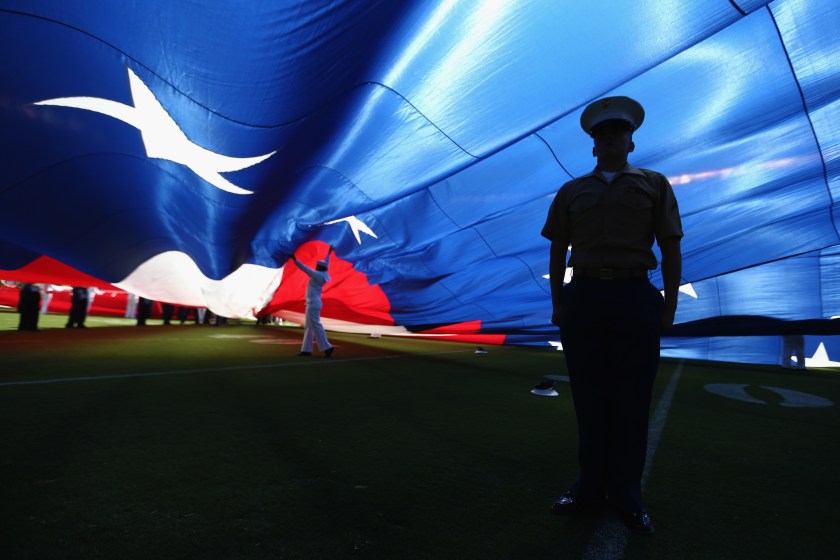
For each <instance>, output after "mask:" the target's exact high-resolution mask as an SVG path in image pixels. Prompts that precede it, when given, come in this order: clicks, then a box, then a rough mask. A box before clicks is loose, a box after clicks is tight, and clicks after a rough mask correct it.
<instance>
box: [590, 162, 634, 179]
mask: <svg viewBox="0 0 840 560" xmlns="http://www.w3.org/2000/svg"><path fill="white" fill-rule="evenodd" d="M622 173H630V174H631V175H644V173H642V170H641V169H639V168H637V167H633V166H632V165H630V164H629V163H626V164H624V167H622V168H621V169H619V170H618V175H621V174H622ZM583 177H602V175H601V172H600V171H599V170H598V166H597V165H596V166H595V169H593V170H592V171H590V172H589V173H587V174H586V175H584V176H583Z"/></svg>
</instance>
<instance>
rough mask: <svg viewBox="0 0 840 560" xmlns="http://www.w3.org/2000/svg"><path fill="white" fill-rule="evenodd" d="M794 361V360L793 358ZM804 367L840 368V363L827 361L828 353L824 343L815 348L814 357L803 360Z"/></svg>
mask: <svg viewBox="0 0 840 560" xmlns="http://www.w3.org/2000/svg"><path fill="white" fill-rule="evenodd" d="M793 360H794V361H796V358H793ZM805 367H814V368H817V367H818V368H823V367H840V362H832V361H831V360H830V359H828V352H827V351H826V349H825V343H824V342H820V345H819V346H817V349H816V351H814V355H813V356H812V357H810V358H805Z"/></svg>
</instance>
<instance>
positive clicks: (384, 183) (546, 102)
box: [0, 0, 840, 362]
mask: <svg viewBox="0 0 840 560" xmlns="http://www.w3.org/2000/svg"><path fill="white" fill-rule="evenodd" d="M838 10H840V8H838V7H837V5H836V2H834V1H833V0H776V1H775V2H765V1H761V0H749V1H745V0H679V1H676V0H673V1H671V0H649V1H640V2H576V1H575V2H573V1H571V0H568V1H565V0H564V1H555V0H520V1H501V0H499V1H492V0H487V1H479V0H475V1H466V0H465V1H460V2H456V1H453V0H449V1H445V0H422V1H421V0H416V1H411V0H406V1H401V2H391V1H386V0H334V1H328V0H288V1H281V2H278V1H274V0H272V1H269V0H252V1H249V2H235V3H230V2H220V1H219V2H215V1H211V2H197V1H191V0H190V1H186V0H185V1H179V2H172V1H169V0H112V1H109V2H87V1H82V0H65V1H62V2H55V1H52V0H40V1H39V0H0V46H2V49H3V50H2V52H3V53H4V55H3V57H0V131H2V133H1V134H0V278H3V279H7V280H18V279H19V280H29V281H43V282H52V283H64V284H72V285H99V287H103V288H104V287H107V286H116V287H119V288H123V289H125V290H128V291H130V292H132V293H136V294H139V295H143V296H146V297H150V298H153V299H156V300H164V301H170V302H174V303H183V304H185V305H190V306H208V307H209V308H210V309H211V310H213V311H215V312H217V313H219V314H221V315H224V316H228V317H233V316H245V315H248V314H251V313H260V312H262V313H265V312H274V313H278V314H284V313H285V314H293V313H300V312H302V305H301V304H302V299H303V291H302V289H301V283H300V282H298V281H297V280H294V281H292V280H293V275H292V273H291V272H290V273H289V277H288V278H287V277H286V276H285V275H284V265H285V263H286V262H287V260H288V258H289V255H291V254H293V253H295V254H297V255H298V256H299V258H300V257H301V253H299V252H296V251H299V250H300V249H303V248H304V247H324V246H326V245H332V246H333V247H335V250H336V253H335V256H334V257H333V263H332V265H331V276H332V278H333V281H332V282H331V283H330V284H329V285H328V286H327V288H326V289H325V291H324V309H323V312H322V316H323V317H324V322H325V325H328V326H329V325H333V326H335V325H344V326H345V327H347V328H350V326H351V325H357V326H358V325H364V326H365V327H366V328H367V327H370V326H371V325H376V326H379V327H380V328H382V329H392V330H394V331H400V332H404V333H408V332H419V331H422V332H425V333H433V334H435V335H438V336H439V335H445V334H447V333H458V334H459V335H461V336H477V337H478V336H492V337H497V338H496V339H497V340H498V339H499V338H501V339H503V340H504V341H505V342H507V343H514V344H537V345H545V346H548V347H556V346H557V344H558V340H559V336H558V333H557V331H556V329H555V328H554V327H553V326H552V325H551V323H550V314H551V310H550V296H549V283H548V279H547V278H546V277H545V276H546V274H547V273H548V244H549V243H548V241H547V240H545V239H543V238H542V237H541V236H540V227H541V226H542V223H543V220H544V218H545V215H546V212H547V210H548V207H549V205H550V203H551V200H552V198H553V196H554V194H555V193H556V191H557V189H558V188H559V186H560V185H562V184H563V183H564V182H566V181H567V180H569V179H570V178H572V177H578V176H581V175H583V174H585V173H587V172H588V171H590V170H591V168H592V165H593V161H594V160H593V159H592V157H591V140H590V139H589V138H588V137H587V136H586V134H585V133H583V132H582V131H581V130H580V127H579V117H580V113H581V111H582V109H583V108H584V107H585V106H586V105H587V104H588V103H589V102H591V101H593V100H595V99H597V98H599V97H602V96H605V95H627V96H629V97H632V98H634V99H637V100H639V101H640V102H641V103H642V104H643V105H644V107H645V111H646V117H645V121H644V125H643V126H642V127H641V128H640V129H639V130H638V131H637V132H636V133H635V134H634V140H635V143H636V151H635V152H634V153H633V154H631V160H630V163H631V164H632V165H634V166H636V167H640V168H646V169H653V170H656V171H659V172H661V173H663V174H664V175H666V176H667V177H668V179H669V180H670V182H671V183H672V185H674V189H675V194H676V196H677V199H678V201H679V206H680V209H681V213H682V219H683V228H684V231H685V238H684V239H683V242H682V246H683V254H684V267H683V276H684V278H683V283H684V284H683V288H682V290H683V293H682V294H681V296H680V306H679V310H678V312H677V318H676V320H677V322H678V323H680V324H692V323H693V322H695V321H703V320H707V319H712V318H726V317H729V316H750V317H761V318H767V319H773V320H780V321H786V322H788V321H812V320H822V321H829V322H831V321H830V320H831V318H832V317H835V316H840V289H839V288H840V267H838V262H837V261H838V237H840V234H838V222H840V216H838V210H837V207H836V205H835V200H836V199H837V197H838V196H840V179H839V178H838V169H840V127H838V124H837V123H838V122H840V23H838V22H840V17H838ZM605 29H615V30H618V31H619V32H614V33H613V32H610V33H607V32H604V30H605ZM313 252H317V251H314V250H313ZM321 254H323V251H321ZM336 266H337V267H338V269H337V268H335V267H336ZM56 268H60V271H59V272H60V274H61V276H62V277H61V278H60V279H59V278H56V277H54V276H53V274H54V273H55V272H56ZM289 268H293V267H289ZM339 269H341V270H343V271H344V274H345V275H346V281H347V282H348V284H345V277H343V276H342V275H340V274H339ZM83 278H84V279H93V280H88V282H83V281H82V279H83ZM287 280H288V281H290V282H288V283H287ZM652 280H653V282H654V283H655V284H656V285H659V286H661V278H660V277H659V274H658V272H656V273H654V274H653V277H652ZM94 282H96V283H97V284H95V283H94ZM333 290H336V291H335V293H334V294H331V292H332V291H333ZM354 294H355V295H354ZM333 296H335V297H333ZM356 296H358V299H355V297H356ZM331 320H332V321H333V322H332V323H330V322H329V321H331ZM698 324H699V325H700V326H704V325H707V323H698ZM711 324H714V323H711ZM731 324H734V323H730V326H731ZM744 324H749V322H746V323H744ZM796 324H799V325H804V324H807V323H796ZM354 328H355V327H354ZM360 328H361V327H360ZM371 328H372V327H371ZM803 328H804V327H803ZM832 328H833V329H834V330H833V333H834V334H835V335H836V334H837V330H838V329H837V328H836V327H834V326H833V325H832ZM829 331H831V329H829ZM716 334H717V333H716V332H715V331H714V329H710V330H708V331H703V332H698V330H697V329H695V330H693V331H691V335H690V336H685V337H673V338H670V339H668V340H666V341H665V349H664V351H663V352H664V353H665V354H666V355H673V356H682V357H690V358H702V359H726V360H730V359H734V360H736V361H749V362H778V359H779V353H780V351H781V350H780V348H781V342H780V339H779V336H778V334H779V333H767V332H764V331H762V332H760V333H759V332H752V331H750V330H749V329H748V328H744V329H742V330H740V331H738V333H737V334H740V335H754V336H740V337H733V336H731V334H732V333H731V332H729V331H727V335H726V336H721V337H718V336H715V335H716ZM806 334H809V336H808V337H807V339H806V354H807V355H808V356H813V355H816V353H817V352H826V355H827V356H828V358H827V361H828V362H831V361H832V360H834V361H837V360H840V342H838V340H837V338H838V337H837V336H833V335H832V334H824V333H822V332H821V333H813V334H812V333H806ZM820 356H822V354H820Z"/></svg>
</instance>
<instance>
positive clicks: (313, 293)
mask: <svg viewBox="0 0 840 560" xmlns="http://www.w3.org/2000/svg"><path fill="white" fill-rule="evenodd" d="M332 252H333V248H332V247H330V250H329V252H327V257H326V258H325V259H324V260H322V261H318V262H317V263H316V265H315V270H312V269H311V268H309V267H308V266H306V265H305V264H303V263H302V262H300V261H299V260H297V257H295V256H294V255H293V256H292V259H294V261H295V264H296V265H297V266H298V268H300V269H301V270H302V271H303V272H305V273H306V275H307V276H309V283H308V284H307V286H306V321H305V323H304V325H303V344H301V347H300V354H298V356H311V355H312V341H313V339H314V340H315V341H316V342H317V343H318V348H319V349H321V350H323V352H324V357H325V358H329V357H330V356H332V353H333V347H332V345H331V344H330V341H329V340H327V333H326V332H325V331H324V326H323V325H322V324H321V307H322V303H321V292H322V291H323V289H324V284H326V283H327V282H329V281H330V275H329V274H328V273H327V270H328V269H329V266H330V256H331V255H332Z"/></svg>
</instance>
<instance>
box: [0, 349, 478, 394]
mask: <svg viewBox="0 0 840 560" xmlns="http://www.w3.org/2000/svg"><path fill="white" fill-rule="evenodd" d="M464 352H470V353H472V352H473V350H472V349H470V350H447V351H445V352H425V353H421V354H395V355H393V356H368V357H360V358H330V359H325V358H321V357H320V356H312V357H310V358H306V359H304V358H301V359H300V361H296V362H290V361H286V362H276V363H271V364H259V365H251V366H227V367H216V368H198V369H177V370H169V371H146V372H140V373H116V374H103V375H85V376H82V377H53V378H48V379H30V380H26V381H3V382H0V387H8V386H12V385H46V384H48V383H73V382H77V381H107V380H111V379H129V378H133V377H159V376H162V375H186V374H190V373H214V372H224V371H242V370H250V369H272V368H290V367H300V366H306V367H308V368H311V367H312V366H317V365H325V366H328V365H338V364H346V363H348V362H364V361H370V360H393V359H399V358H409V357H412V356H436V355H440V354H458V353H464Z"/></svg>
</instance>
